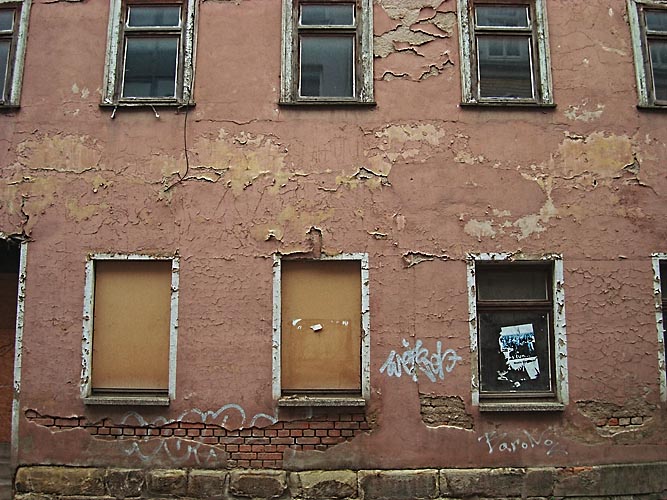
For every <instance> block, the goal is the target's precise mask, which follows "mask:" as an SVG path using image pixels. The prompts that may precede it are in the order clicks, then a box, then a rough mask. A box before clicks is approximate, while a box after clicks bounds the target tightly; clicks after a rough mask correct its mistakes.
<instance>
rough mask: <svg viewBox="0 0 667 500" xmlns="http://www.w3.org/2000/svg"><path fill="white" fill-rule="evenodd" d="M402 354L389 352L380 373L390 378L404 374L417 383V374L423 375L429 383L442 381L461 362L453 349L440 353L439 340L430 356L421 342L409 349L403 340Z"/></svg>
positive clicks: (440, 344) (406, 342)
mask: <svg viewBox="0 0 667 500" xmlns="http://www.w3.org/2000/svg"><path fill="white" fill-rule="evenodd" d="M402 344H403V347H404V348H405V350H404V351H403V354H398V353H397V352H396V351H391V352H390V353H389V356H388V357H387V361H385V362H384V364H383V365H382V367H381V368H380V373H384V372H385V371H386V372H387V375H388V376H390V377H400V376H401V375H403V373H405V374H406V375H409V376H411V377H412V380H414V381H415V382H417V378H418V375H417V373H418V372H421V373H423V374H424V375H426V377H427V378H428V379H429V380H430V381H431V382H435V381H436V379H440V380H444V378H445V372H447V373H450V372H451V371H452V370H453V369H454V367H455V366H456V363H457V362H459V361H461V359H462V358H461V356H459V355H458V354H456V351H455V350H454V349H447V350H446V351H445V352H442V342H440V341H439V340H438V341H437V342H436V344H435V352H434V353H432V354H430V353H429V350H428V349H427V348H426V347H423V343H422V341H421V340H417V341H415V345H414V347H412V348H410V343H409V342H408V341H407V340H405V339H403V342H402Z"/></svg>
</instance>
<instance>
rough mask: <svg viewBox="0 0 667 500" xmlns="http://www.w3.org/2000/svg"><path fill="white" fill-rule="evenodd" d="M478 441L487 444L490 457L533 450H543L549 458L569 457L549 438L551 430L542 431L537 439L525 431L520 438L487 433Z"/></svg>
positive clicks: (563, 449)
mask: <svg viewBox="0 0 667 500" xmlns="http://www.w3.org/2000/svg"><path fill="white" fill-rule="evenodd" d="M477 441H479V442H482V441H483V442H484V443H485V444H486V446H487V447H488V448H489V455H491V454H492V453H493V452H494V451H499V452H504V453H517V452H520V451H522V450H529V449H533V448H541V449H543V450H544V451H545V453H546V455H547V456H551V455H556V454H558V453H561V454H563V455H567V450H566V449H565V448H563V446H562V445H561V444H560V443H559V442H558V441H556V440H555V439H554V438H553V437H549V430H544V431H542V432H541V433H540V434H539V436H537V437H535V434H531V433H530V432H528V431H527V430H523V431H522V432H521V434H520V435H518V436H517V435H512V434H508V433H506V432H503V433H498V432H495V431H494V432H485V433H484V435H483V436H480V437H478V438H477Z"/></svg>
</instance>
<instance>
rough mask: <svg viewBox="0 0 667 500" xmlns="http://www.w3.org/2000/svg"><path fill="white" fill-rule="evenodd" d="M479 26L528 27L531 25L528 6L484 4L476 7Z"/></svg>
mask: <svg viewBox="0 0 667 500" xmlns="http://www.w3.org/2000/svg"><path fill="white" fill-rule="evenodd" d="M475 18H476V22H477V26H479V27H494V28H527V27H529V26H530V20H529V18H528V7H526V6H519V5H516V6H514V5H484V6H481V5H480V6H477V7H475Z"/></svg>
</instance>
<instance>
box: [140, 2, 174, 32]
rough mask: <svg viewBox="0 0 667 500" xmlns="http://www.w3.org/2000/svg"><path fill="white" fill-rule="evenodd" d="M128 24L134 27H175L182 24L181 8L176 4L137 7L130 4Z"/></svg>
mask: <svg viewBox="0 0 667 500" xmlns="http://www.w3.org/2000/svg"><path fill="white" fill-rule="evenodd" d="M127 25H128V26H130V27H132V28H142V27H143V28H146V27H151V28H154V27H175V28H178V27H179V26H180V25H181V8H180V7H179V6H177V5H175V6H168V7H165V6H161V7H137V6H130V7H129V12H128V16H127Z"/></svg>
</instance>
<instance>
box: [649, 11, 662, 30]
mask: <svg viewBox="0 0 667 500" xmlns="http://www.w3.org/2000/svg"><path fill="white" fill-rule="evenodd" d="M644 16H645V18H646V27H647V28H648V29H649V30H652V31H667V10H646V11H644Z"/></svg>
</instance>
